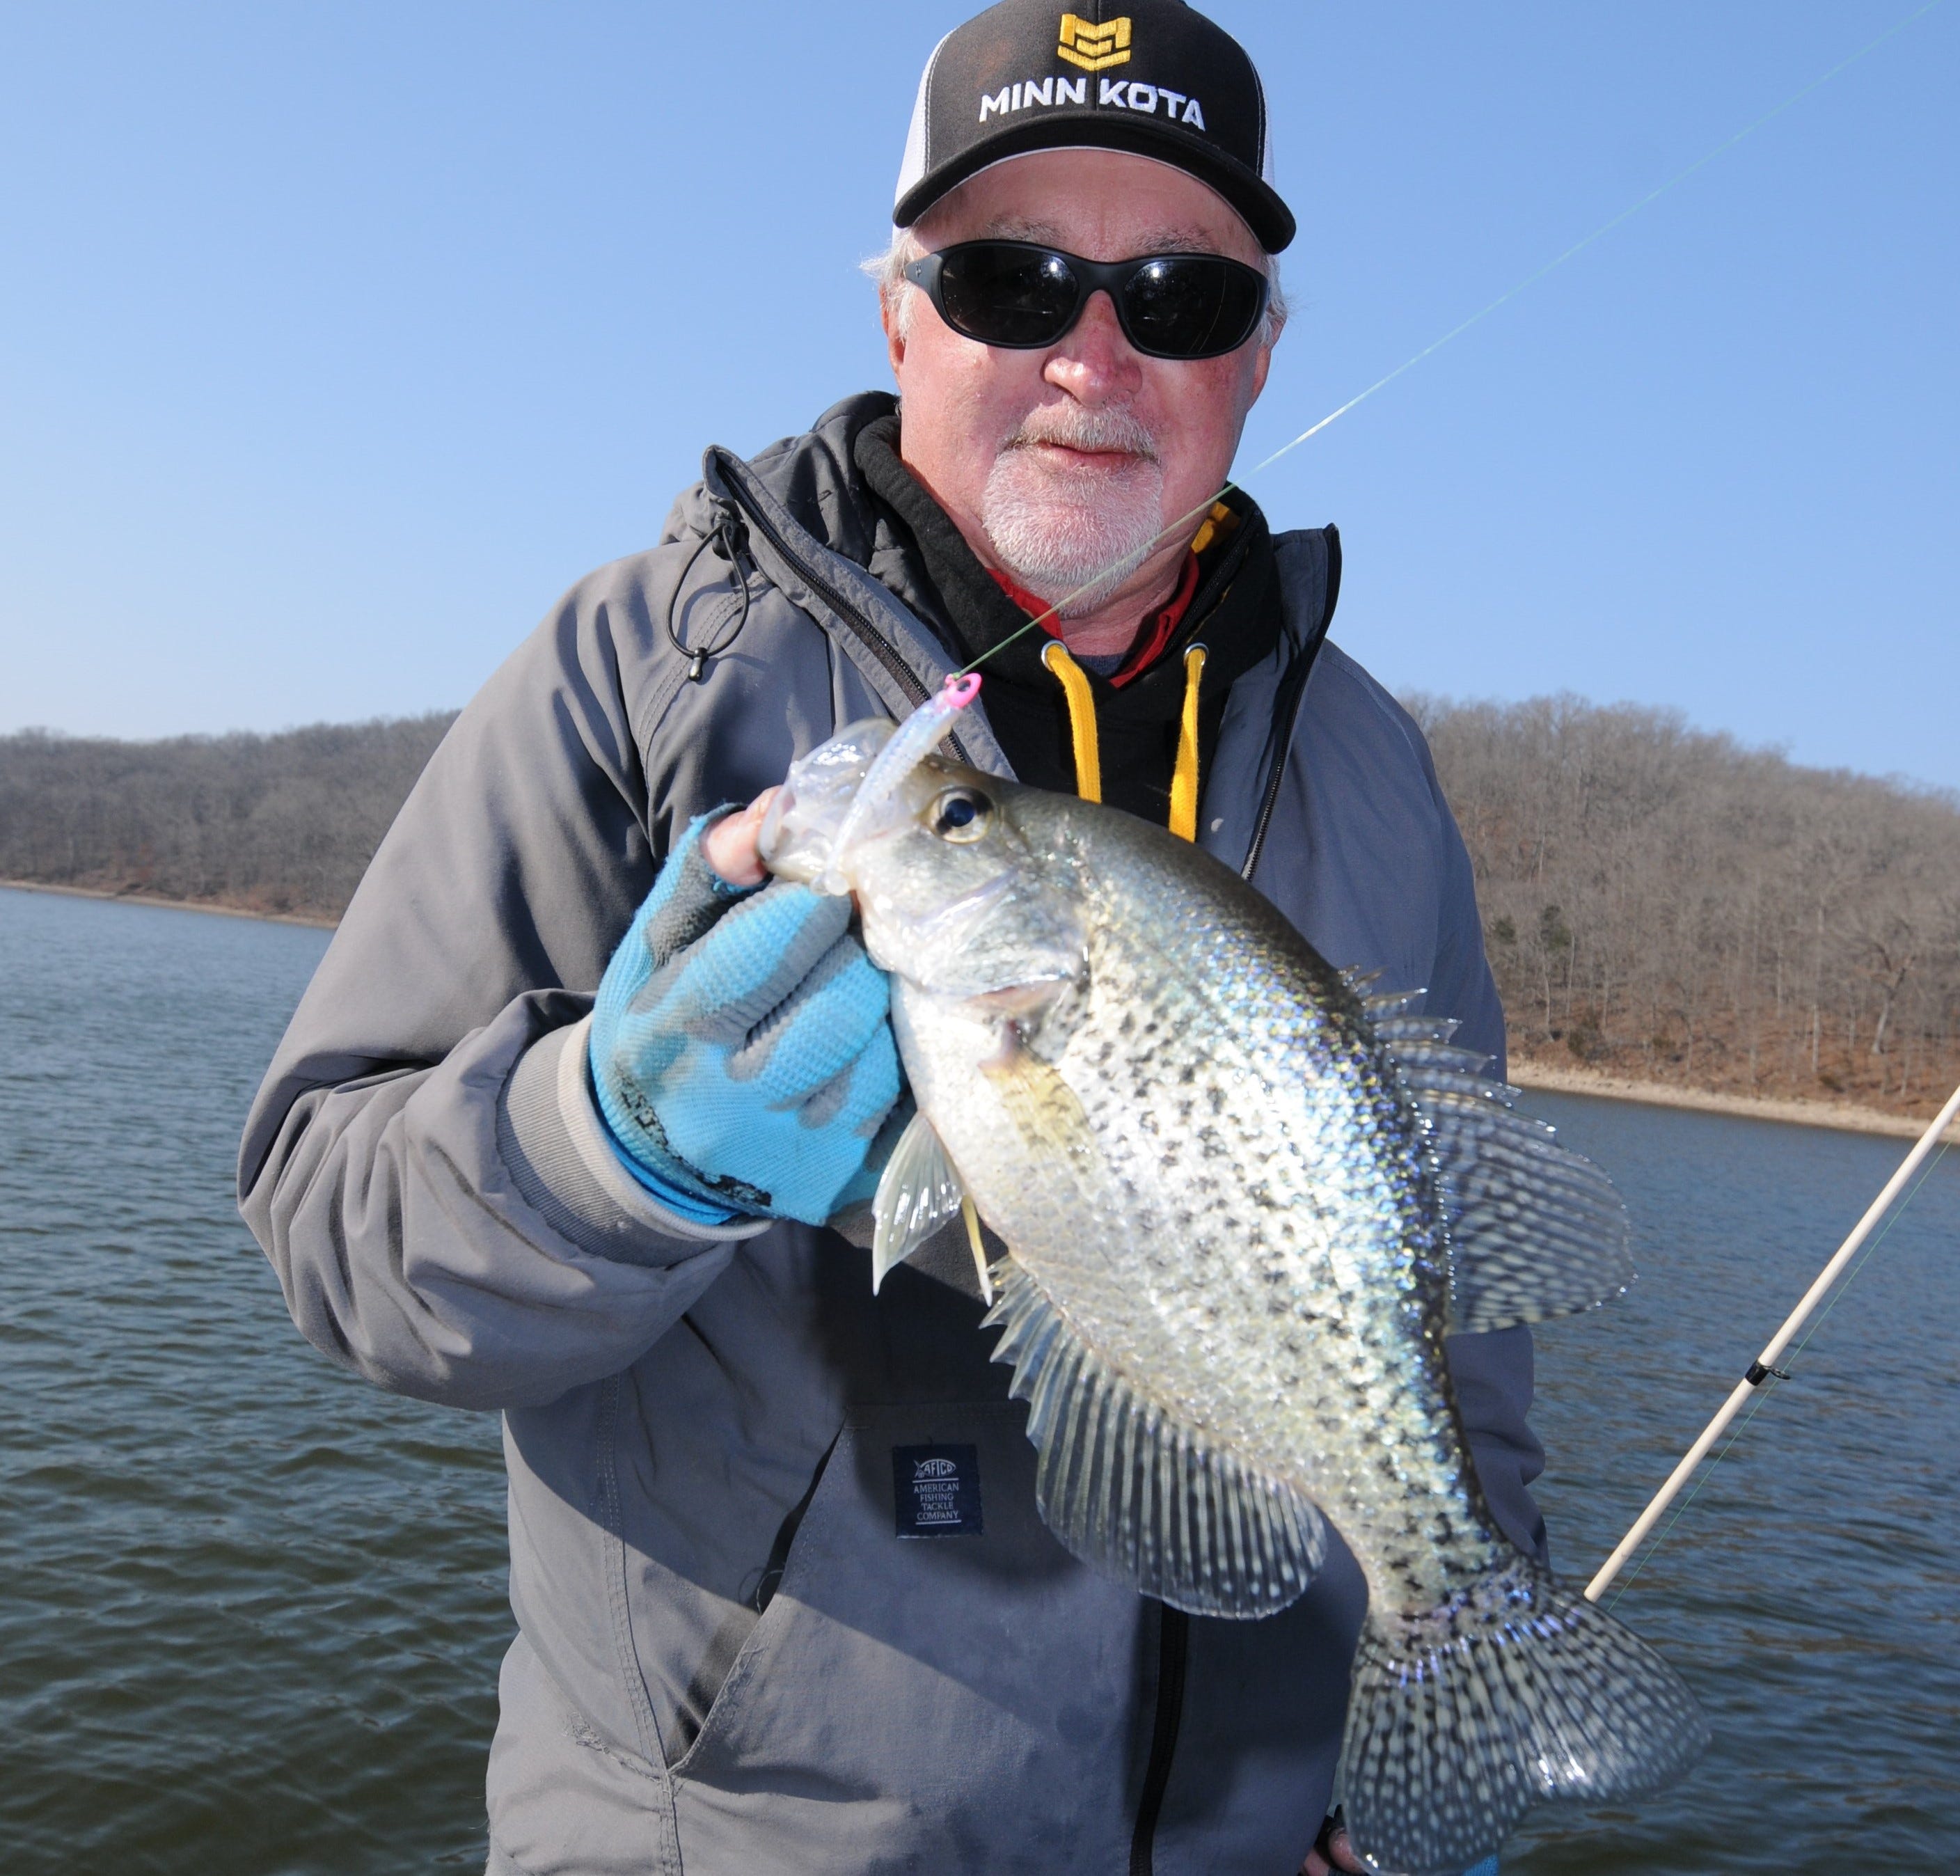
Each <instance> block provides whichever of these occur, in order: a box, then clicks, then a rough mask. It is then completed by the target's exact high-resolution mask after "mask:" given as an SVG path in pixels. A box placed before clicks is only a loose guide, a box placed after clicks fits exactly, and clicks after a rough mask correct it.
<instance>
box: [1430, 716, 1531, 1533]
mask: <svg viewBox="0 0 1960 1876" xmlns="http://www.w3.org/2000/svg"><path fill="white" fill-rule="evenodd" d="M1405 720H1406V721H1407V722H1408V734H1409V735H1410V736H1411V737H1412V738H1413V740H1414V747H1415V749H1416V750H1417V752H1418V755H1419V756H1420V758H1421V763H1422V767H1423V772H1424V776H1426V777H1427V780H1428V783H1429V786H1430V791H1431V793H1432V795H1433V797H1434V799H1435V802H1436V812H1437V820H1438V829H1439V833H1440V839H1441V854H1442V865H1443V878H1442V882H1441V891H1440V897H1439V901H1438V908H1439V909H1438V915H1437V935H1436V967H1435V970H1434V972H1433V974H1432V976H1431V978H1430V995H1429V999H1428V1005H1427V1007H1428V1008H1430V1009H1431V1010H1434V1011H1439V1012H1447V1013H1448V1014H1450V1015H1453V1016H1454V1017H1456V1018H1459V1021H1460V1024H1461V1027H1459V1029H1458V1030H1457V1032H1456V1037H1454V1040H1455V1041H1456V1043H1458V1044H1459V1046H1462V1047H1463V1048H1465V1049H1477V1050H1478V1051H1479V1052H1480V1053H1482V1054H1484V1055H1487V1056H1489V1057H1490V1058H1491V1065H1490V1067H1489V1069H1488V1071H1487V1072H1488V1073H1490V1074H1491V1075H1495V1076H1496V1077H1497V1078H1498V1079H1499V1080H1500V1081H1501V1080H1502V1079H1503V1076H1504V1074H1505V1070H1506V1062H1507V1053H1506V1049H1505V1046H1504V1010H1503V1004H1502V1003H1501V1002H1500V1001H1499V999H1498V996H1497V982H1496V979H1494V977H1493V976H1491V966H1490V961H1489V960H1488V957H1486V956H1485V954H1484V925H1483V920H1482V918H1481V915H1480V914H1479V913H1478V909H1477V884H1476V879H1475V874H1474V872H1473V871H1472V867H1471V864H1470V855H1469V851H1468V849H1467V848H1466V847H1465V846H1464V844H1463V836H1462V832H1461V831H1460V830H1459V828H1458V827H1457V825H1456V816H1455V815H1454V814H1452V813H1451V812H1450V808H1449V802H1448V801H1447V800H1446V799H1445V798H1444V796H1443V784H1442V782H1441V781H1440V779H1438V778H1437V772H1436V764H1435V762H1434V760H1433V758H1432V757H1431V756H1430V753H1429V744H1428V743H1427V741H1426V740H1425V739H1424V737H1423V734H1422V732H1421V730H1420V729H1419V728H1417V726H1416V725H1415V723H1414V721H1413V720H1412V719H1406V718H1405ZM1447 1352H1448V1356H1449V1372H1450V1378H1451V1380H1452V1381H1453V1382H1454V1383H1455V1384H1456V1405H1457V1409H1458V1411H1459V1413H1461V1414H1462V1416H1463V1427H1464V1431H1465V1432H1466V1433H1467V1434H1468V1435H1469V1439H1470V1452H1471V1457H1472V1458H1473V1459H1474V1460H1475V1462H1476V1467H1477V1477H1478V1483H1481V1485H1482V1486H1483V1488H1484V1497H1485V1498H1486V1499H1488V1500H1489V1501H1490V1505H1491V1512H1492V1514H1493V1515H1494V1517H1495V1518H1497V1522H1498V1524H1499V1525H1500V1527H1502V1528H1503V1531H1504V1533H1505V1534H1506V1535H1507V1537H1510V1540H1511V1541H1512V1542H1513V1543H1515V1544H1516V1545H1517V1546H1519V1548H1520V1549H1521V1550H1526V1551H1529V1553H1531V1554H1532V1556H1535V1557H1536V1558H1537V1559H1538V1561H1539V1562H1541V1563H1542V1562H1548V1560H1549V1556H1550V1550H1549V1546H1548V1540H1547V1538H1546V1535H1545V1518H1544V1516H1543V1514H1542V1513H1541V1512H1540V1511H1539V1510H1538V1506H1537V1505H1536V1503H1535V1502H1534V1501H1533V1499H1532V1495H1531V1492H1530V1490H1529V1486H1530V1485H1531V1483H1532V1480H1533V1479H1535V1478H1536V1477H1537V1476H1538V1474H1539V1473H1542V1472H1543V1471H1544V1470H1545V1448H1544V1447H1543V1446H1542V1445H1541V1444H1539V1443H1538V1435H1536V1434H1535V1433H1534V1432H1532V1429H1531V1426H1530V1424H1529V1421H1528V1419H1526V1416H1527V1415H1529V1413H1530V1411H1531V1404H1532V1387H1533V1380H1534V1376H1533V1368H1534V1363H1535V1349H1533V1346H1532V1335H1531V1331H1530V1330H1529V1329H1526V1328H1522V1327H1520V1328H1516V1329H1500V1330H1494V1331H1493V1332H1491V1333H1488V1334H1484V1335H1474V1336H1451V1337H1450V1339H1449V1343H1448V1345H1447Z"/></svg>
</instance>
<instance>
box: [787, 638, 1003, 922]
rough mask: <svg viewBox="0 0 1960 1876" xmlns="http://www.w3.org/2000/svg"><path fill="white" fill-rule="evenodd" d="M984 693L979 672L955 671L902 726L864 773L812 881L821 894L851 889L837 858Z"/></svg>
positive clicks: (876, 816) (846, 851)
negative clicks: (828, 855)
mask: <svg viewBox="0 0 1960 1876" xmlns="http://www.w3.org/2000/svg"><path fill="white" fill-rule="evenodd" d="M979 694H980V674H979V673H978V671H969V672H968V673H967V674H966V675H965V676H964V677H962V676H960V675H959V674H957V673H955V674H953V676H951V677H948V678H947V680H946V683H945V685H944V686H943V688H942V689H941V690H940V691H939V692H938V693H937V695H936V696H931V697H928V698H927V699H926V700H925V702H923V703H922V704H921V705H919V707H918V709H916V710H915V711H914V712H912V715H910V716H908V717H907V718H905V721H903V722H902V723H901V724H900V725H899V727H898V728H897V729H896V731H894V732H893V735H892V737H891V740H890V741H889V742H887V743H886V744H885V746H884V747H883V749H881V750H879V751H878V753H877V756H875V757H874V758H873V760H872V763H871V766H870V768H869V769H867V771H866V772H865V775H864V780H863V781H862V782H861V783H859V784H858V791H857V793H856V794H855V795H853V796H852V797H851V806H850V807H849V808H848V811H846V812H845V817H844V820H843V824H842V826H841V827H839V828H838V830H837V836H836V838H835V839H834V840H833V841H832V842H831V846H830V858H829V860H828V862H826V865H825V866H824V868H823V871H822V872H821V873H820V874H818V875H817V877H816V878H815V879H814V880H813V881H811V882H810V883H811V884H812V885H813V886H814V887H816V890H818V891H819V892H820V893H833V894H837V895H842V894H843V893H848V891H849V890H851V888H850V887H849V886H848V885H847V884H845V880H844V876H843V874H842V873H840V872H839V871H838V865H837V862H838V855H840V854H845V853H848V852H850V850H851V846H852V844H853V842H855V841H856V840H857V839H858V836H860V835H861V833H863V832H864V830H865V829H866V828H867V827H870V826H871V825H873V823H875V822H876V821H877V818H878V817H879V815H880V814H882V813H883V811H884V809H885V807H886V805H887V804H889V802H890V801H891V799H892V798H893V796H894V795H896V793H897V792H898V789H899V784H900V783H901V782H903V781H904V780H905V777H906V776H908V775H910V774H911V773H912V771H913V769H915V768H917V767H918V765H919V763H921V761H922V760H924V758H925V757H926V756H928V755H929V754H931V752H932V751H933V750H934V749H936V748H937V747H938V746H939V744H940V742H941V741H943V740H944V738H945V735H946V726H947V725H948V724H949V723H950V722H951V721H953V718H955V717H956V716H957V715H959V712H961V711H963V709H966V706H967V705H969V703H971V702H972V701H973V699H975V697H977V696H979Z"/></svg>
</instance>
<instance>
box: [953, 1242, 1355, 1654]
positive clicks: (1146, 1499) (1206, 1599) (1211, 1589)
mask: <svg viewBox="0 0 1960 1876" xmlns="http://www.w3.org/2000/svg"><path fill="white" fill-rule="evenodd" d="M994 1281H995V1282H996V1283H997V1284H998V1285H999V1286H1000V1291H1001V1300H1000V1301H999V1302H998V1303H997V1304H995V1305H994V1309H993V1311H992V1312H991V1314H989V1315H988V1317H987V1318H986V1324H987V1326H995V1327H1001V1328H1003V1329H1004V1330H1005V1331H1006V1333H1004V1334H1003V1335H1002V1336H1001V1340H1000V1343H999V1344H998V1346H997V1347H996V1348H995V1349H994V1360H996V1361H997V1362H1013V1364H1014V1379H1013V1393H1015V1394H1016V1395H1017V1396H1018V1397H1020V1398H1021V1399H1023V1400H1026V1401H1027V1402H1028V1403H1029V1413H1028V1437H1029V1438H1030V1439H1031V1440H1033V1441H1034V1443H1035V1446H1036V1450H1037V1451H1038V1452H1039V1454H1040V1458H1039V1464H1038V1465H1037V1467H1036V1474H1035V1495H1036V1502H1037V1503H1038V1504H1039V1506H1040V1508H1041V1514H1042V1518H1043V1520H1044V1521H1045V1522H1046V1524H1047V1525H1048V1528H1049V1529H1050V1530H1052V1531H1053V1532H1054V1533H1055V1535H1056V1536H1057V1537H1058V1538H1060V1539H1061V1541H1062V1543H1064V1544H1065V1545H1067V1546H1068V1548H1069V1550H1071V1551H1073V1552H1074V1554H1075V1555H1076V1556H1078V1557H1080V1559H1082V1560H1083V1562H1085V1563H1087V1564H1088V1565H1090V1566H1091V1567H1092V1568H1093V1569H1099V1570H1101V1571H1102V1572H1103V1573H1104V1574H1106V1575H1110V1576H1114V1577H1116V1578H1119V1579H1121V1580H1122V1581H1127V1582H1131V1583H1134V1585H1136V1586H1137V1588H1138V1589H1139V1590H1141V1591H1142V1592H1143V1593H1144V1594H1145V1595H1147V1596H1154V1597H1157V1598H1158V1599H1159V1600H1161V1601H1163V1602H1166V1603H1169V1604H1170V1605H1171V1606H1172V1607H1173V1608H1176V1609H1182V1610H1187V1611H1188V1612H1189V1613H1191V1614H1193V1615H1201V1616H1268V1615H1271V1614H1273V1613H1275V1612H1276V1611H1278V1610H1281V1609H1284V1607H1286V1606H1287V1604H1289V1603H1291V1602H1293V1601H1294V1600H1297V1598H1298V1597H1300V1594H1302V1593H1303V1591H1305V1590H1306V1588H1307V1586H1308V1585H1309V1583H1311V1582H1312V1581H1313V1576H1314V1573H1315V1572H1316V1571H1317V1570H1318V1569H1319V1568H1320V1565H1321V1563H1322V1560H1323V1559H1325V1556H1326V1553H1327V1527H1326V1524H1325V1521H1323V1520H1322V1517H1321V1514H1320V1513H1319V1511H1318V1509H1316V1507H1315V1506H1314V1505H1313V1504H1312V1503H1311V1502H1309V1500H1308V1499H1304V1498H1303V1497H1301V1496H1300V1495H1299V1494H1298V1493H1297V1492H1294V1491H1293V1490H1292V1489H1290V1487H1288V1486H1284V1485H1283V1484H1281V1483H1278V1481H1276V1480H1274V1479H1267V1478H1263V1477H1262V1476H1259V1475H1258V1474H1257V1473H1254V1472H1252V1471H1251V1470H1249V1469H1248V1468H1247V1467H1244V1466H1243V1465H1241V1464H1239V1462H1238V1461H1237V1460H1235V1459H1233V1457H1231V1456H1230V1454H1226V1453H1223V1452H1221V1451H1218V1450H1217V1449H1216V1448H1213V1447H1211V1446H1210V1445H1208V1444H1206V1443H1205V1442H1204V1441H1203V1440H1201V1438H1198V1436H1197V1435H1195V1433H1194V1432H1192V1430H1191V1429H1190V1428H1187V1427H1183V1426H1180V1425H1177V1424H1176V1423H1175V1422H1173V1421H1171V1420H1170V1419H1168V1418H1167V1417H1166V1416H1165V1415H1164V1413H1163V1411H1162V1410H1161V1409H1160V1408H1158V1407H1157V1406H1156V1405H1155V1404H1154V1403H1152V1402H1150V1400H1147V1399H1145V1398H1144V1397H1143V1396H1142V1395H1141V1394H1140V1393H1138V1392H1137V1391H1136V1390H1135V1389H1134V1388H1133V1387H1131V1385H1130V1384H1129V1383H1128V1381H1126V1380H1125V1378H1123V1377H1122V1375H1120V1374H1118V1373H1116V1372H1115V1371H1114V1370H1113V1369H1112V1368H1110V1367H1109V1365H1107V1364H1106V1363H1105V1362H1103V1361H1102V1360H1101V1359H1100V1358H1099V1357H1098V1356H1097V1355H1096V1353H1095V1352H1093V1350H1092V1349H1090V1348H1089V1347H1087V1345H1086V1344H1084V1343H1083V1342H1082V1340H1081V1339H1080V1338H1079V1337H1078V1336H1077V1335H1076V1333H1075V1332H1074V1330H1073V1329H1072V1328H1071V1327H1070V1325H1069V1323H1068V1321H1067V1320H1066V1319H1065V1318H1064V1317H1063V1316H1062V1314H1061V1312H1060V1311H1058V1309H1057V1308H1056V1307H1055V1305H1054V1304H1053V1303H1052V1301H1050V1300H1049V1298H1048V1295H1047V1293H1046V1292H1045V1291H1044V1290H1043V1289H1042V1287H1041V1285H1039V1283H1037V1282H1036V1281H1035V1279H1033V1277H1032V1276H1030V1275H1029V1273H1028V1272H1027V1271H1026V1269H1024V1268H1023V1266H1021V1265H1020V1264H1019V1263H1017V1262H1016V1261H1015V1260H1014V1259H1013V1258H1012V1257H1003V1258H1002V1259H1001V1260H1000V1262H999V1263H997V1264H996V1265H995V1266H994Z"/></svg>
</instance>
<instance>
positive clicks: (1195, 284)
mask: <svg viewBox="0 0 1960 1876" xmlns="http://www.w3.org/2000/svg"><path fill="white" fill-rule="evenodd" d="M905 278H906V279H908V280H909V281H910V282H912V285H914V286H915V287H918V288H920V289H921V291H923V292H924V295H925V296H926V298H928V299H929V300H931V301H932V303H933V304H934V307H937V309H938V311H939V316H940V318H941V319H943V320H945V321H946V323H947V325H949V326H951V327H952V328H953V330H954V331H955V332H956V333H959V336H961V337H962V338H963V339H975V340H976V341H978V342H979V343H980V344H982V345H983V346H1001V347H1004V349H1007V350H1008V351H1011V352H1032V351H1033V350H1035V349H1037V348H1039V347H1040V346H1052V345H1053V344H1054V343H1055V341H1056V340H1057V339H1059V338H1061V336H1062V335H1063V334H1064V333H1066V332H1068V330H1069V329H1070V328H1071V326H1074V323H1075V322H1076V321H1077V320H1078V319H1080V317H1082V309H1083V307H1085V306H1087V304H1089V298H1090V295H1091V294H1094V293H1106V294H1108V295H1109V298H1110V301H1111V303H1112V304H1113V305H1114V306H1115V309H1116V320H1117V323H1118V324H1119V325H1120V326H1122V329H1123V336H1124V337H1125V339H1128V340H1129V342H1130V343H1131V346H1134V348H1135V349H1137V350H1138V352H1141V353H1142V354H1143V355H1144V357H1146V358H1217V357H1219V356H1220V355H1222V354H1223V353H1225V352H1236V351H1237V350H1238V349H1239V347H1240V346H1243V344H1244V343H1245V342H1246V340H1247V339H1249V338H1251V337H1252V333H1253V332H1254V330H1255V328H1256V327H1257V326H1258V323H1259V320H1260V318H1261V317H1262V315H1263V314H1264V313H1265V310H1266V291H1267V288H1266V276H1265V275H1264V274H1262V272H1259V271H1258V269H1257V268H1255V267H1248V266H1243V265H1242V264H1241V263H1239V262H1238V261H1236V260H1227V259H1226V258H1225V256H1223V254H1147V255H1144V256H1142V257H1141V258H1140V259H1138V260H1083V258H1082V256H1080V254H1065V253H1063V252H1062V251H1061V249H1060V248H1058V247H1040V246H1039V245H1037V244H1036V243H1034V242H1032V241H961V242H959V244H956V246H954V247H948V248H943V249H942V250H940V252H939V253H936V254H927V255H925V256H922V257H921V259H919V260H915V261H914V262H913V263H912V264H911V266H908V267H907V268H906V269H905Z"/></svg>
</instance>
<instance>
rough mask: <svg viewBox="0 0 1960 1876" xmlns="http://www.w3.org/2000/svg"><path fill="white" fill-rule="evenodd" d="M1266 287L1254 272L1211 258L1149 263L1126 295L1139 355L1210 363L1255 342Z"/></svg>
mask: <svg viewBox="0 0 1960 1876" xmlns="http://www.w3.org/2000/svg"><path fill="white" fill-rule="evenodd" d="M1264 309H1265V282H1263V281H1262V279H1260V277H1259V276H1258V275H1257V274H1256V273H1255V272H1253V271H1252V269H1251V268H1249V267H1242V266H1239V265H1238V264H1237V263H1236V262H1233V261H1229V260H1220V259H1218V258H1217V257H1216V256H1212V255H1208V254H1167V255H1165V256H1163V257H1162V258H1160V259H1159V260H1153V261H1150V262H1147V263H1145V264H1144V266H1141V267H1139V268H1138V269H1137V271H1136V272H1135V273H1134V275H1132V276H1131V279H1130V282H1129V284H1128V286H1126V287H1125V288H1124V290H1123V311H1124V316H1125V318H1124V323H1125V325H1126V326H1128V329H1129V333H1130V342H1131V344H1132V345H1134V346H1135V347H1136V348H1137V349H1138V351H1139V352H1154V353H1156V354H1157V355H1158V356H1160V357H1161V358H1213V357H1216V356H1217V355H1218V354H1219V353H1220V352H1232V351H1235V350H1236V349H1237V348H1238V347H1239V346H1242V345H1243V344H1244V343H1245V342H1246V340H1247V339H1249V338H1250V337H1251V336H1252V328H1253V327H1254V326H1255V325H1256V324H1257V323H1258V318H1259V314H1261V312H1262V311H1264Z"/></svg>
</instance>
